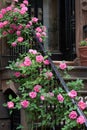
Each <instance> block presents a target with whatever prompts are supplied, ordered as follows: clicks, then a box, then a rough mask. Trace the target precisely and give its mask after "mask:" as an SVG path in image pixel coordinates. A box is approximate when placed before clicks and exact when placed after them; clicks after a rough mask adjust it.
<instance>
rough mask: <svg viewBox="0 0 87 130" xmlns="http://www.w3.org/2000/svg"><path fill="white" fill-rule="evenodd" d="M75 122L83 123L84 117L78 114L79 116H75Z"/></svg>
mask: <svg viewBox="0 0 87 130" xmlns="http://www.w3.org/2000/svg"><path fill="white" fill-rule="evenodd" d="M77 123H78V124H83V123H85V118H84V117H83V116H79V117H78V118H77Z"/></svg>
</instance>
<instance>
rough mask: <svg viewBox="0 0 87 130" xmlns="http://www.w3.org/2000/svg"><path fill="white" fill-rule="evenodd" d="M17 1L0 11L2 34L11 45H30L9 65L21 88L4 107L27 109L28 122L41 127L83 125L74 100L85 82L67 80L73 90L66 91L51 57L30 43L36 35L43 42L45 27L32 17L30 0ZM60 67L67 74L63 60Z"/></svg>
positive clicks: (83, 120) (82, 105) (64, 127)
mask: <svg viewBox="0 0 87 130" xmlns="http://www.w3.org/2000/svg"><path fill="white" fill-rule="evenodd" d="M14 1H15V5H11V6H9V7H6V8H3V9H1V11H0V37H1V38H7V43H8V44H9V45H11V47H16V46H19V45H24V46H27V45H28V47H29V50H28V52H26V53H24V54H21V55H20V56H19V58H17V59H16V61H13V62H11V63H10V64H9V66H8V67H7V68H9V69H11V70H12V71H13V72H14V74H13V75H12V76H13V77H12V79H11V80H12V81H13V82H14V83H17V84H18V86H19V87H18V95H16V97H15V98H14V97H12V95H9V100H8V102H7V103H6V105H5V106H7V108H8V109H9V110H10V113H12V111H13V110H15V109H16V110H21V109H23V110H25V112H27V113H28V114H27V116H28V115H29V116H28V118H27V119H28V121H29V120H30V121H31V122H33V123H37V124H38V126H43V127H44V126H46V127H54V126H55V125H59V123H61V122H65V123H64V124H65V125H63V127H62V130H71V129H72V128H74V127H76V126H78V127H80V126H81V125H82V124H84V122H85V118H84V117H83V116H79V114H78V113H77V109H76V106H75V105H74V104H72V102H71V100H72V99H75V100H77V99H78V94H77V91H78V90H79V89H80V88H81V86H82V82H81V81H80V80H76V81H75V82H74V81H73V82H70V83H68V84H67V85H68V87H69V89H70V92H69V93H68V94H67V93H66V92H65V90H64V89H63V88H62V86H61V84H59V83H58V82H57V81H56V80H55V79H56V77H55V75H54V73H53V72H52V69H51V68H50V62H49V60H48V57H47V56H43V55H42V54H41V53H40V52H38V51H37V50H35V49H32V48H31V49H30V47H31V46H29V45H30V44H29V43H31V42H32V41H33V40H34V38H35V36H36V38H38V41H39V42H43V41H44V39H45V38H46V27H45V26H42V25H41V24H40V23H39V20H38V18H36V17H29V14H28V5H29V3H28V0H23V2H22V3H20V4H19V2H18V0H14ZM33 34H34V35H33ZM59 69H60V70H61V71H65V73H66V69H67V65H66V64H65V63H64V62H63V63H61V64H60V65H59ZM78 106H79V108H80V109H82V110H83V111H85V109H87V106H86V104H85V103H84V102H82V101H80V102H79V103H78ZM28 124H29V123H28ZM29 125H30V124H29ZM18 128H20V127H18ZM18 128H17V129H18ZM29 130H30V128H29Z"/></svg>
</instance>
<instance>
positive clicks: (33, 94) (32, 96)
mask: <svg viewBox="0 0 87 130" xmlns="http://www.w3.org/2000/svg"><path fill="white" fill-rule="evenodd" d="M29 96H30V98H36V96H37V93H36V92H30V93H29Z"/></svg>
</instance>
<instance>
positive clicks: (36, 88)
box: [34, 85, 42, 92]
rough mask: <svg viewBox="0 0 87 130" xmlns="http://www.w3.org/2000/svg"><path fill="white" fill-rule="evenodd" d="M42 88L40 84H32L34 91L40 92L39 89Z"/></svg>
mask: <svg viewBox="0 0 87 130" xmlns="http://www.w3.org/2000/svg"><path fill="white" fill-rule="evenodd" d="M41 88H42V86H40V85H36V86H34V91H35V92H40V89H41Z"/></svg>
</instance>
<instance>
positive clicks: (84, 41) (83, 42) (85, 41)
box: [80, 38, 87, 46]
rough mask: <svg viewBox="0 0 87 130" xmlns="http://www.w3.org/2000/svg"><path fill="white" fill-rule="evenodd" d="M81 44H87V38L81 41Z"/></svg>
mask: <svg viewBox="0 0 87 130" xmlns="http://www.w3.org/2000/svg"><path fill="white" fill-rule="evenodd" d="M80 46H87V38H86V39H84V40H82V41H81V42H80Z"/></svg>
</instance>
